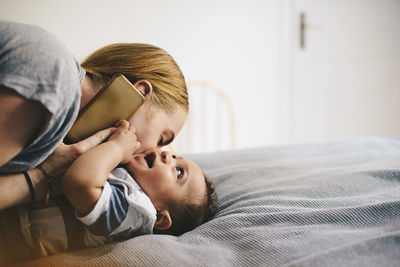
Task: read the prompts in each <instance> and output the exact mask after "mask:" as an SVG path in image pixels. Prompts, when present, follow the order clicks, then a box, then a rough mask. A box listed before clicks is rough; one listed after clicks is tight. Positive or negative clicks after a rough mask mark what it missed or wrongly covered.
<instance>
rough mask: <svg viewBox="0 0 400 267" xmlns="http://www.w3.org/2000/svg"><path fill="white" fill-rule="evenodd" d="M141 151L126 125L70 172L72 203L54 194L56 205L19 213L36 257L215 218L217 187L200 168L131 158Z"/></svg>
mask: <svg viewBox="0 0 400 267" xmlns="http://www.w3.org/2000/svg"><path fill="white" fill-rule="evenodd" d="M139 146H140V144H139V143H138V142H137V140H136V135H135V130H134V128H133V127H131V126H129V123H128V122H127V121H120V122H119V123H118V124H117V130H116V131H115V132H114V134H113V135H112V136H111V137H110V138H109V139H108V141H107V142H105V143H102V144H100V145H98V146H96V147H94V148H92V149H91V150H89V151H87V152H85V153H84V154H82V155H81V156H79V157H78V158H77V159H76V160H75V161H74V163H73V164H72V165H71V166H70V168H69V169H68V170H67V172H66V173H65V175H64V177H63V178H62V180H61V188H62V190H63V193H64V195H65V196H66V198H67V199H68V200H69V203H67V201H65V199H64V201H62V199H63V198H61V199H60V198H57V197H54V198H53V202H55V203H56V204H57V205H54V203H53V204H51V203H49V204H48V205H47V206H45V207H39V208H38V207H36V208H34V207H31V208H29V209H27V208H25V207H20V208H19V221H20V222H19V223H20V225H21V228H20V229H22V230H21V232H22V235H23V237H24V239H25V242H26V243H27V244H28V247H30V250H33V251H34V252H33V253H31V257H32V256H34V257H38V256H46V255H50V254H54V253H58V252H62V251H66V250H71V249H78V248H83V247H93V246H97V245H101V244H105V243H108V242H112V241H115V240H126V239H128V238H131V237H134V236H138V235H143V234H151V233H157V234H171V235H181V234H183V233H185V232H187V231H190V230H192V229H194V228H195V227H197V226H199V225H200V224H202V223H204V222H205V221H207V220H208V219H209V218H210V217H211V216H213V214H214V213H215V211H216V205H217V196H216V192H215V187H214V184H213V183H212V182H211V181H209V180H208V179H207V178H206V177H205V176H204V174H203V172H202V170H201V169H200V168H199V167H198V166H197V165H196V164H195V163H193V162H191V161H188V160H185V159H183V158H181V157H175V156H173V155H171V154H170V153H169V152H168V151H162V150H160V149H158V148H155V149H152V150H151V151H147V152H146V153H143V154H138V155H132V154H133V152H134V151H135V150H137V148H138V147H139ZM120 166H122V167H123V168H121V167H120ZM60 200H61V201H60ZM71 205H72V206H71Z"/></svg>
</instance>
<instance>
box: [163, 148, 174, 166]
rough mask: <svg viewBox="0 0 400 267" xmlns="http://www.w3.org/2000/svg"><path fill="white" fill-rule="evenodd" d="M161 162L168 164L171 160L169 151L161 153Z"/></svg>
mask: <svg viewBox="0 0 400 267" xmlns="http://www.w3.org/2000/svg"><path fill="white" fill-rule="evenodd" d="M161 160H162V161H163V162H164V163H165V164H168V163H170V162H171V160H172V155H171V153H170V152H169V151H165V150H163V151H161Z"/></svg>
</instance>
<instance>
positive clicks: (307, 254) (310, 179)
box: [26, 138, 400, 266]
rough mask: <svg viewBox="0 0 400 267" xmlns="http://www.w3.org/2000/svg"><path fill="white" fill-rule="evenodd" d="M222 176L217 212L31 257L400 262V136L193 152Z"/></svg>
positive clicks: (135, 261)
mask: <svg viewBox="0 0 400 267" xmlns="http://www.w3.org/2000/svg"><path fill="white" fill-rule="evenodd" d="M187 158H189V159H192V160H194V161H196V162H197V163H198V164H200V165H201V166H202V168H203V169H204V170H205V173H206V174H207V175H208V176H209V177H210V178H211V179H212V180H214V181H215V183H216V185H217V191H218V193H219V198H220V203H219V209H218V212H217V214H216V216H215V218H214V219H212V220H211V221H209V222H208V223H206V224H204V225H202V226H200V227H198V228H197V229H195V230H193V231H191V232H189V233H186V234H184V235H182V236H180V237H172V236H159V235H149V236H141V237H137V238H133V239H131V240H128V241H124V242H120V243H113V244H109V245H105V246H102V247H99V248H93V249H86V250H80V251H72V252H68V253H64V254H60V255H54V256H51V257H47V258H43V259H39V260H34V261H30V262H29V263H26V264H29V266H34V265H38V266H39V265H40V266H59V265H79V266H400V139H386V138H364V139H361V140H352V141H346V142H338V143H314V144H307V145H291V146H280V147H265V148H256V149H246V150H236V151H227V152H219V153H214V154H202V155H189V156H187Z"/></svg>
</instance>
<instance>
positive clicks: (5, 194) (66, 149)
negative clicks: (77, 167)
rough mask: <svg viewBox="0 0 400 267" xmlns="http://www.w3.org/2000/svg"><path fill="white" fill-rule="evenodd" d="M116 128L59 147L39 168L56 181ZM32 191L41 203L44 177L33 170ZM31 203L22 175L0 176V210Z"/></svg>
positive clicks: (31, 176) (44, 192) (46, 187)
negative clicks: (75, 161) (78, 158)
mask: <svg viewBox="0 0 400 267" xmlns="http://www.w3.org/2000/svg"><path fill="white" fill-rule="evenodd" d="M115 130H116V128H108V129H105V130H102V131H100V132H98V133H96V134H94V135H92V136H90V137H88V138H87V139H85V140H82V141H80V142H79V143H76V144H72V145H65V144H63V143H60V144H59V145H58V146H57V148H56V149H55V151H54V152H53V153H52V154H51V155H50V156H49V157H48V158H47V159H46V160H45V161H44V162H43V163H42V164H41V166H42V168H43V169H44V170H45V171H46V173H47V174H49V175H50V176H51V177H60V176H62V175H64V173H65V171H66V170H67V169H68V167H69V166H70V165H71V163H72V162H73V161H74V160H75V159H76V158H77V157H78V156H80V155H82V154H83V153H85V152H86V151H88V150H89V149H91V148H92V147H95V146H97V145H98V144H100V143H101V142H103V141H104V140H105V139H107V138H108V137H109V136H110V135H111V134H112V133H114V131H115ZM28 174H29V176H30V178H31V181H32V185H33V188H34V191H35V199H36V201H41V200H44V199H45V197H46V194H47V191H48V183H47V177H44V175H43V173H42V172H41V171H40V170H39V169H37V168H34V169H30V170H28ZM30 202H31V194H30V191H29V187H28V184H27V183H26V180H25V176H24V175H23V174H22V173H17V174H7V175H0V210H2V209H6V208H9V207H12V206H16V205H21V204H26V203H30Z"/></svg>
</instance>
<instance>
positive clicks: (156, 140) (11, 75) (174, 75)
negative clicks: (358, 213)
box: [0, 21, 188, 209]
mask: <svg viewBox="0 0 400 267" xmlns="http://www.w3.org/2000/svg"><path fill="white" fill-rule="evenodd" d="M0 34H1V36H2V38H1V40H0V66H2V68H1V70H0V107H1V108H0V110H1V112H0V114H1V115H0V148H1V151H2V153H1V155H0V173H1V175H0V209H5V208H7V207H10V206H14V205H17V204H23V203H29V202H30V201H38V200H43V199H44V198H45V195H46V192H47V189H48V185H47V181H46V179H45V173H47V174H48V175H50V176H56V175H62V174H63V172H64V171H65V169H66V168H67V167H68V166H69V165H70V164H71V162H72V161H73V160H74V159H75V158H76V157H77V156H78V155H80V154H81V153H83V152H85V151H87V150H88V149H90V148H91V147H93V146H95V145H97V144H99V143H101V142H102V141H103V140H105V139H106V138H107V137H108V136H110V134H112V132H113V129H106V130H103V131H101V132H99V133H97V134H96V135H94V136H92V137H89V138H88V139H86V140H83V141H81V142H79V143H77V144H73V145H65V144H63V143H61V144H60V142H61V141H62V139H63V138H64V136H65V135H66V134H67V132H68V130H69V129H70V128H71V126H72V124H73V122H74V121H75V119H76V116H77V114H78V112H79V110H80V109H82V108H83V107H84V106H85V105H86V104H87V103H88V102H89V100H90V99H91V98H92V97H93V96H94V95H95V94H96V93H97V92H98V91H99V90H100V89H101V88H102V87H103V86H104V84H106V83H107V81H109V80H110V79H111V77H112V76H114V75H115V74H123V75H125V76H126V77H127V78H128V79H129V80H130V81H131V82H132V83H133V84H134V85H135V86H136V88H137V89H138V90H139V91H140V92H141V93H142V94H143V95H144V97H145V104H144V105H142V106H141V107H140V108H139V110H138V111H137V112H136V113H135V114H134V115H133V116H132V117H131V118H129V122H130V123H131V124H132V125H133V126H134V127H135V129H136V134H137V139H138V141H139V142H140V143H141V147H140V151H136V153H139V152H141V151H143V150H146V149H149V148H152V147H155V146H158V147H160V146H164V145H167V144H168V143H170V142H171V141H172V140H173V139H174V136H176V135H177V133H178V132H179V131H180V129H181V128H182V126H183V123H184V121H185V119H186V115H187V112H188V96H187V89H186V84H185V80H184V77H183V75H182V73H181V71H180V69H179V67H178V66H177V64H176V63H175V61H174V60H173V58H172V57H171V56H170V55H169V54H167V53H166V52H165V51H164V50H162V49H160V48H158V47H154V46H151V45H147V44H113V45H109V46H106V47H103V48H101V49H99V50H98V51H96V52H94V53H93V54H92V55H90V56H89V57H88V58H87V59H86V60H85V61H84V62H83V63H82V65H81V66H79V64H77V62H76V60H75V59H74V58H73V56H72V55H71V54H70V52H69V51H68V50H67V49H65V48H64V47H63V45H62V44H61V43H60V42H59V41H58V40H57V39H56V38H55V37H54V36H52V35H51V34H49V33H48V32H46V31H44V30H43V29H41V28H39V27H36V26H31V25H24V24H19V23H13V22H5V21H0ZM116 108H117V107H116ZM51 153H52V154H51ZM50 154H51V156H50V157H48V156H49V155H50ZM47 157H48V158H47ZM46 158H47V160H46V161H44V159H46ZM43 161H44V162H43ZM39 164H41V168H42V170H39V169H38V168H37V166H38V165H39ZM43 171H44V172H43ZM24 172H25V173H24ZM29 181H31V186H30V185H29V184H30V182H29Z"/></svg>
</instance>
